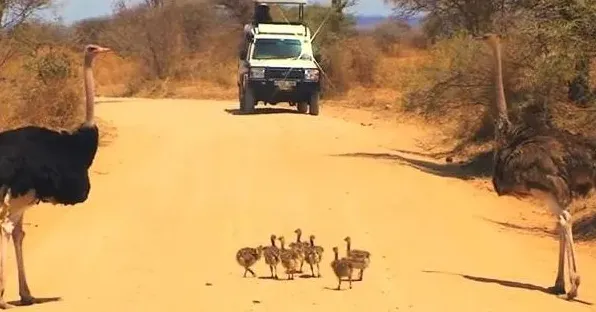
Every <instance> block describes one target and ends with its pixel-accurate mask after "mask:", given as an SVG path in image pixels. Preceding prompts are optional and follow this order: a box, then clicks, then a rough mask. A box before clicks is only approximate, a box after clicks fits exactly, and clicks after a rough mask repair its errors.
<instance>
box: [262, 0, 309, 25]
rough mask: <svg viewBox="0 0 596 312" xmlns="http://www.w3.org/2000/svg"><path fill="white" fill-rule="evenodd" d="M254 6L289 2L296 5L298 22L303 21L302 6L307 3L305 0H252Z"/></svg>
mask: <svg viewBox="0 0 596 312" xmlns="http://www.w3.org/2000/svg"><path fill="white" fill-rule="evenodd" d="M253 2H254V5H255V8H256V7H257V6H258V5H259V4H277V5H284V4H291V5H298V20H299V21H300V23H304V6H305V5H307V4H308V2H307V0H253Z"/></svg>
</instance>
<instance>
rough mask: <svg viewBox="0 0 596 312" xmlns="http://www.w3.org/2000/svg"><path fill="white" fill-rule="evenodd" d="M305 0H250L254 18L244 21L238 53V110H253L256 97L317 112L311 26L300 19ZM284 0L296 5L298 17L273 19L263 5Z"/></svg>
mask: <svg viewBox="0 0 596 312" xmlns="http://www.w3.org/2000/svg"><path fill="white" fill-rule="evenodd" d="M306 1H307V0H255V18H254V19H255V20H254V21H253V23H252V24H249V25H246V26H245V38H244V43H243V46H242V48H241V51H240V55H239V58H240V60H239V66H238V95H239V101H240V110H241V111H242V112H243V113H251V112H253V111H254V109H255V106H256V105H257V103H259V101H261V102H263V104H264V105H267V104H269V105H276V104H277V103H279V102H288V103H290V105H292V106H297V109H298V111H299V112H301V113H307V112H308V113H309V114H310V115H318V114H319V92H320V85H321V84H320V77H319V69H318V68H317V64H316V63H315V60H314V55H313V47H312V43H311V31H310V29H309V28H308V27H307V26H306V25H305V24H304V5H306ZM287 4H294V5H298V6H299V10H298V12H299V14H298V18H299V21H297V22H295V21H294V22H288V21H283V22H281V21H280V22H273V21H272V20H271V17H270V15H269V13H268V10H269V6H272V5H287ZM263 12H265V13H263ZM263 14H264V16H263Z"/></svg>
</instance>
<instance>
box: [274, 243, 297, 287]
mask: <svg viewBox="0 0 596 312" xmlns="http://www.w3.org/2000/svg"><path fill="white" fill-rule="evenodd" d="M278 240H279V242H280V243H281V250H280V252H279V258H280V260H281V265H282V266H283V267H284V268H285V269H286V274H287V275H288V279H294V274H295V273H296V272H297V271H298V263H299V262H300V259H301V257H300V254H298V252H297V251H296V250H294V249H286V242H285V239H284V237H283V236H280V237H279V238H278Z"/></svg>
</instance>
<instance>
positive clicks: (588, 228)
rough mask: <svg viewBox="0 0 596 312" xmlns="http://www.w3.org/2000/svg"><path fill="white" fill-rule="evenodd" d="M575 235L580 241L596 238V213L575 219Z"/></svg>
mask: <svg viewBox="0 0 596 312" xmlns="http://www.w3.org/2000/svg"><path fill="white" fill-rule="evenodd" d="M573 236H575V237H577V240H579V241H590V240H594V239H596V214H594V215H590V216H586V217H583V218H581V219H578V220H577V221H575V222H574V223H573ZM575 237H574V238H575Z"/></svg>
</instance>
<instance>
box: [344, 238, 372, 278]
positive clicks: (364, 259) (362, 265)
mask: <svg viewBox="0 0 596 312" xmlns="http://www.w3.org/2000/svg"><path fill="white" fill-rule="evenodd" d="M344 241H345V242H346V255H347V257H348V259H349V260H350V261H351V262H352V266H353V267H354V269H359V270H360V272H359V274H358V279H357V281H361V280H362V278H363V276H364V269H366V268H368V266H369V265H370V252H368V251H366V250H360V249H352V248H351V245H352V239H351V238H350V237H349V236H346V238H344Z"/></svg>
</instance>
